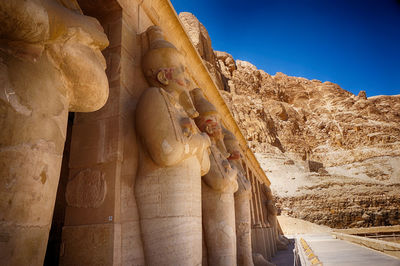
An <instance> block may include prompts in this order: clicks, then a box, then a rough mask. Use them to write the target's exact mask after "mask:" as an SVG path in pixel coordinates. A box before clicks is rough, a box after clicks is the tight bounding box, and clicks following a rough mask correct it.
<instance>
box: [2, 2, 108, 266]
mask: <svg viewBox="0 0 400 266" xmlns="http://www.w3.org/2000/svg"><path fill="white" fill-rule="evenodd" d="M0 14H1V16H0V20H1V29H0V36H1V37H0V38H1V45H0V80H1V82H0V83H1V85H0V86H1V87H0V128H1V130H0V235H1V237H0V238H1V241H0V260H1V261H2V262H6V263H8V264H9V265H42V264H43V258H44V253H45V250H46V243H47V238H48V233H49V227H50V224H51V217H52V213H53V207H54V202H55V197H56V192H57V185H58V179H59V174H60V167H61V159H62V151H63V147H64V141H65V134H66V126H67V116H68V111H81V112H87V111H95V110H97V109H99V108H100V107H101V106H103V105H104V103H105V101H106V100H107V97H108V82H107V77H106V75H105V72H104V69H105V64H104V57H103V56H102V54H101V52H100V50H101V49H103V48H105V47H106V46H107V45H108V40H107V37H106V35H105V34H104V33H103V29H102V28H101V26H100V24H99V23H98V21H97V20H95V19H93V18H91V17H86V16H83V15H82V11H81V10H80V8H79V6H78V5H77V3H76V2H75V1H63V2H62V4H61V3H59V2H57V1H51V0H43V1H34V0H31V1H2V2H1V3H0Z"/></svg>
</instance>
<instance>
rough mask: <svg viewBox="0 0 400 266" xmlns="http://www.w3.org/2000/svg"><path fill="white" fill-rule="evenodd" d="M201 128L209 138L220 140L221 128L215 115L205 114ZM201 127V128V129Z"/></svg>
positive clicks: (221, 136)
mask: <svg viewBox="0 0 400 266" xmlns="http://www.w3.org/2000/svg"><path fill="white" fill-rule="evenodd" d="M202 128H203V129H204V132H206V133H207V134H208V135H209V136H210V137H211V138H214V139H215V140H222V139H223V135H222V128H221V124H220V122H219V119H218V117H217V116H216V115H206V116H204V117H203V125H202ZM203 129H201V130H202V131H203Z"/></svg>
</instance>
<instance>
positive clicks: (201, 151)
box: [135, 26, 210, 265]
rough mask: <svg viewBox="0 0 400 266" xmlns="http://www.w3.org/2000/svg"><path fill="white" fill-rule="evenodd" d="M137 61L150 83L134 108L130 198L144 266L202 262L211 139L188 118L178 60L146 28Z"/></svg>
mask: <svg viewBox="0 0 400 266" xmlns="http://www.w3.org/2000/svg"><path fill="white" fill-rule="evenodd" d="M146 34H147V36H148V38H149V42H150V48H149V51H148V52H147V53H146V54H145V56H144V58H143V60H142V68H143V71H144V74H145V76H146V79H147V81H148V82H149V84H150V85H151V86H153V87H150V88H148V89H146V90H145V91H144V92H143V94H142V95H141V97H140V99H139V102H138V104H137V108H136V130H137V134H138V137H139V139H140V146H141V147H140V161H139V169H138V174H137V177H136V184H135V196H136V200H137V204H138V209H139V216H140V225H141V233H142V238H143V244H144V254H145V261H146V265H201V262H202V224H201V175H203V174H205V173H207V172H208V170H209V167H210V162H209V146H210V139H209V137H208V136H207V134H204V133H201V132H200V131H199V130H198V128H197V126H196V124H195V123H194V121H193V120H192V119H191V118H190V116H196V115H198V113H197V112H196V111H195V110H194V106H193V104H192V101H191V99H190V97H189V95H188V88H187V85H188V82H187V80H186V74H185V66H184V65H183V58H182V56H181V55H180V53H179V52H178V50H177V49H176V48H175V47H174V46H173V45H172V44H171V43H169V42H167V41H165V40H164V38H163V33H162V31H161V29H160V28H159V27H157V26H151V27H149V28H148V29H147V31H146Z"/></svg>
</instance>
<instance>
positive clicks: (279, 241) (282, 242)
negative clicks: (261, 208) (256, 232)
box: [261, 185, 289, 250]
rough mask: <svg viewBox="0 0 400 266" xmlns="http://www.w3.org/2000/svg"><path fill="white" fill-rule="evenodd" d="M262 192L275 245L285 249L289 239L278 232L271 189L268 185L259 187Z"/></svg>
mask: <svg viewBox="0 0 400 266" xmlns="http://www.w3.org/2000/svg"><path fill="white" fill-rule="evenodd" d="M261 191H262V193H263V194H264V195H265V196H266V199H267V200H266V201H265V202H264V204H265V205H266V208H267V219H268V223H269V225H270V226H271V227H272V232H273V234H274V237H275V239H276V246H277V248H278V249H280V250H284V249H287V245H288V244H289V241H288V239H287V238H286V237H284V236H283V235H281V234H280V232H279V228H278V227H279V224H278V220H277V218H276V216H277V214H278V210H277V209H276V207H275V204H274V198H273V196H272V191H271V189H270V188H269V187H268V186H265V185H264V186H262V187H261Z"/></svg>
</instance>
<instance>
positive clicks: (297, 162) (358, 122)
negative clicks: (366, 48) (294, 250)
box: [179, 13, 400, 228]
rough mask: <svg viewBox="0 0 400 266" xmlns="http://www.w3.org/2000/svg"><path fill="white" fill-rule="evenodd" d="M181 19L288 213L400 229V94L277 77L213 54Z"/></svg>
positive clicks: (197, 27) (191, 21)
mask: <svg viewBox="0 0 400 266" xmlns="http://www.w3.org/2000/svg"><path fill="white" fill-rule="evenodd" d="M179 17H180V19H181V21H182V24H183V25H184V27H185V28H186V31H187V33H188V34H189V36H190V38H191V39H192V42H193V44H194V45H195V47H196V48H197V50H198V52H199V54H200V55H201V57H202V58H203V61H204V63H205V65H206V66H207V68H208V70H209V72H210V73H211V75H212V76H213V78H214V81H215V83H216V84H217V86H218V87H219V88H220V90H221V94H222V95H223V97H224V99H225V101H226V102H227V104H228V106H229V108H230V109H231V112H232V114H233V116H234V118H235V119H236V121H237V123H238V124H239V126H240V128H241V130H242V133H243V135H244V136H245V137H246V138H247V140H248V142H249V145H250V148H251V149H252V150H253V151H254V152H255V153H256V154H257V157H258V159H259V161H260V163H261V166H262V167H263V169H264V170H265V171H266V174H267V176H268V178H269V179H270V180H271V183H272V185H271V187H272V189H273V191H274V193H275V195H276V199H277V202H278V204H277V205H278V206H279V207H280V208H281V210H282V212H283V213H284V214H287V215H290V216H292V217H295V218H301V219H305V220H308V221H311V222H314V223H317V224H323V225H328V226H330V227H336V228H346V227H361V226H379V225H394V224H400V213H399V209H400V95H396V96H375V97H367V95H366V94H365V92H364V91H360V93H359V94H358V95H354V94H352V93H350V92H348V91H346V90H344V89H342V88H341V87H340V86H339V85H337V84H334V83H331V82H328V81H326V82H321V81H319V80H308V79H305V78H301V77H291V76H287V75H285V74H283V73H276V74H275V75H274V76H272V75H270V74H268V73H266V72H265V71H263V70H260V69H257V67H256V66H254V65H252V64H251V63H249V62H245V61H241V60H234V59H233V57H232V56H231V55H229V54H228V53H225V52H220V51H214V50H213V49H212V46H211V40H210V37H209V35H208V33H207V30H206V29H205V27H204V26H203V25H202V24H201V23H200V22H199V21H198V20H197V19H196V17H195V16H194V15H192V14H190V13H181V14H180V15H179ZM366 78H368V77H366Z"/></svg>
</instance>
